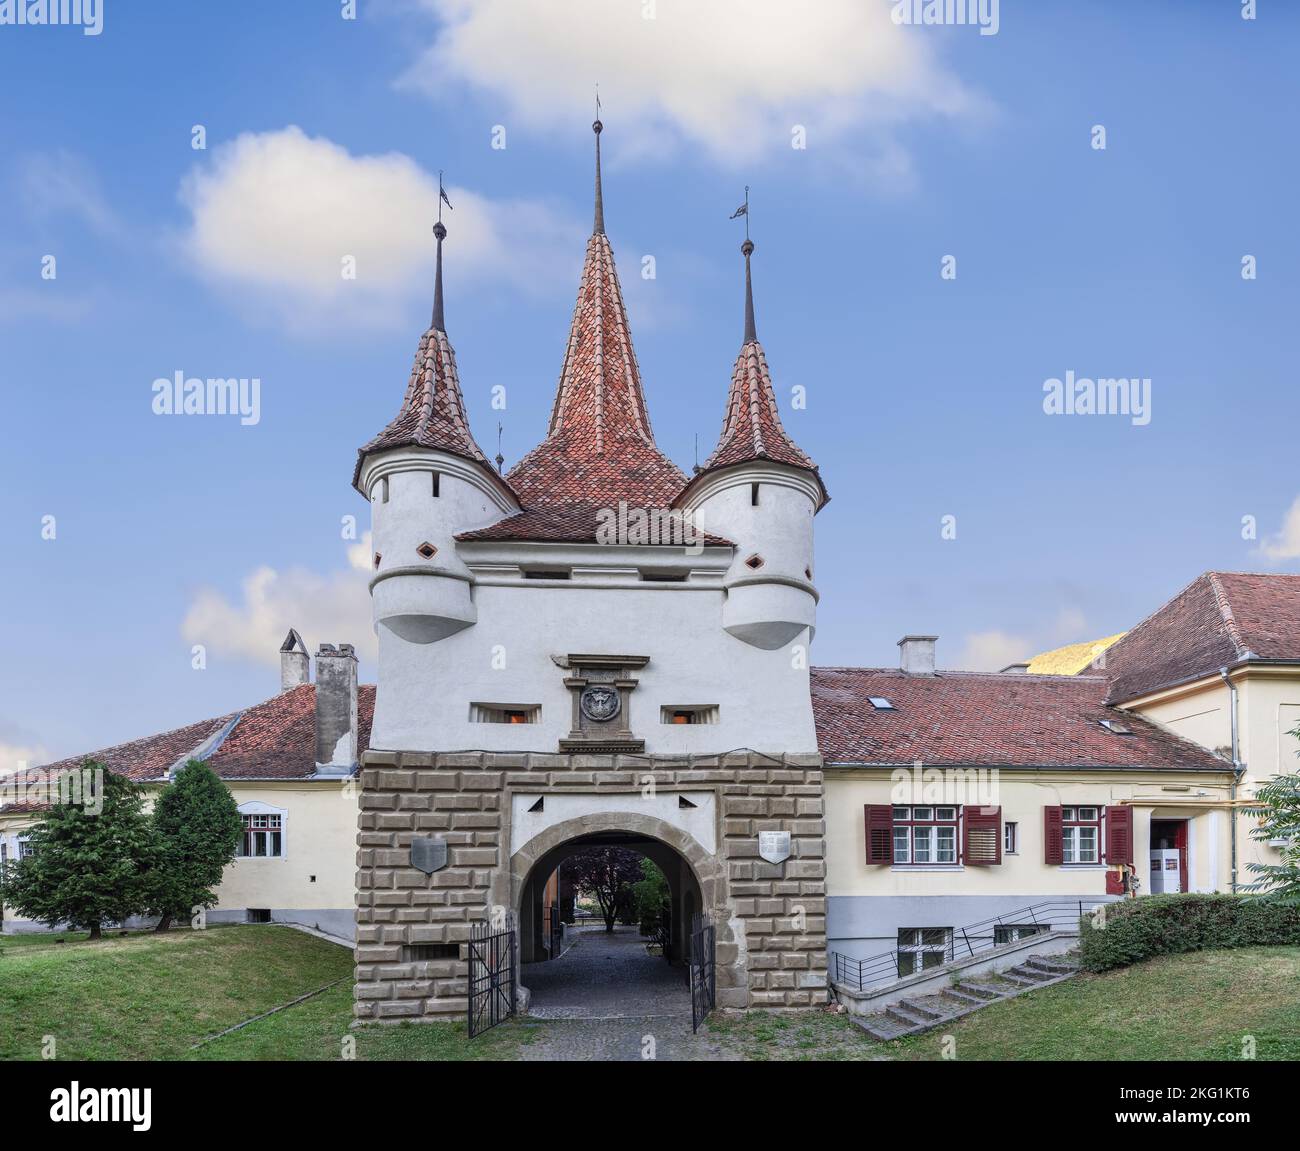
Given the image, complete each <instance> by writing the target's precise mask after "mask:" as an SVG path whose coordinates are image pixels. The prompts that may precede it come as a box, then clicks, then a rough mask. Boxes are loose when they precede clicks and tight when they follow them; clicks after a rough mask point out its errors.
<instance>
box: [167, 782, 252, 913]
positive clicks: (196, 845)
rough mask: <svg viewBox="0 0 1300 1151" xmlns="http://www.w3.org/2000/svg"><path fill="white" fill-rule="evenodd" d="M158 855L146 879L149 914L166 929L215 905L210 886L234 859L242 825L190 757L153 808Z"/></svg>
mask: <svg viewBox="0 0 1300 1151" xmlns="http://www.w3.org/2000/svg"><path fill="white" fill-rule="evenodd" d="M154 826H155V828H156V829H157V831H158V838H159V841H160V844H161V853H160V858H159V862H158V866H157V867H156V868H155V869H154V870H153V871H152V872H151V874H150V876H149V906H150V910H151V911H152V912H153V913H154V914H156V915H158V916H160V917H161V918H160V919H159V921H158V930H159V931H166V930H167V929H168V928H170V927H171V924H172V920H173V919H176V918H181V919H187V918H189V916H190V915H192V914H193V913H194V910H195V909H196V908H199V907H211V906H212V905H213V904H214V903H216V902H217V896H216V893H215V891H213V888H215V887H216V886H217V885H218V884H219V883H220V882H221V874H222V872H223V871H224V870H225V868H226V865H227V864H229V863H230V861H231V860H233V859H234V858H235V849H236V848H237V847H238V845H239V837H240V836H241V835H242V834H243V821H242V820H241V818H240V815H239V808H238V807H237V806H236V804H235V800H234V798H233V797H232V796H231V794H230V792H229V791H228V790H227V789H226V786H225V784H223V783H222V782H221V780H219V779H218V778H217V775H216V773H215V772H214V771H213V770H212V769H211V768H210V767H208V765H207V764H206V763H202V762H201V761H199V760H195V759H192V760H190V761H189V762H188V763H187V764H185V766H184V767H182V768H181V769H180V770H179V771H177V772H176V774H175V775H174V776H173V777H172V782H171V783H170V784H169V785H168V786H167V788H165V789H164V791H163V793H162V795H161V796H159V798H158V805H157V806H156V807H155V808H154Z"/></svg>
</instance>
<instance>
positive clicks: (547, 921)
mask: <svg viewBox="0 0 1300 1151" xmlns="http://www.w3.org/2000/svg"><path fill="white" fill-rule="evenodd" d="M542 946H543V947H545V948H546V951H547V953H548V954H549V955H550V957H551V958H552V959H558V958H559V957H560V952H561V951H563V950H564V921H563V920H562V919H561V918H560V908H559V905H558V904H555V903H553V904H551V906H550V907H543V908H542Z"/></svg>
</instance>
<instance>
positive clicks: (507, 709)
mask: <svg viewBox="0 0 1300 1151" xmlns="http://www.w3.org/2000/svg"><path fill="white" fill-rule="evenodd" d="M469 721H470V723H541V722H542V705H541V704H539V703H471V704H470V705H469Z"/></svg>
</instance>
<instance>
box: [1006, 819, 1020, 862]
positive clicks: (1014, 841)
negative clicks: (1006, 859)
mask: <svg viewBox="0 0 1300 1151" xmlns="http://www.w3.org/2000/svg"><path fill="white" fill-rule="evenodd" d="M1002 854H1003V855H1019V854H1020V824H1019V823H1017V822H1016V821H1015V820H1008V821H1007V822H1006V823H1004V824H1003V825H1002Z"/></svg>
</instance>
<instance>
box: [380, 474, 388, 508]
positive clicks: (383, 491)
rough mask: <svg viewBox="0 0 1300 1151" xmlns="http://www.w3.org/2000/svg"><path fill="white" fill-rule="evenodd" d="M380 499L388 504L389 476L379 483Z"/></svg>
mask: <svg viewBox="0 0 1300 1151" xmlns="http://www.w3.org/2000/svg"><path fill="white" fill-rule="evenodd" d="M379 498H380V499H381V500H382V501H383V502H384V503H388V477H387V476H385V477H384V478H383V479H382V480H380V481H379Z"/></svg>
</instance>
